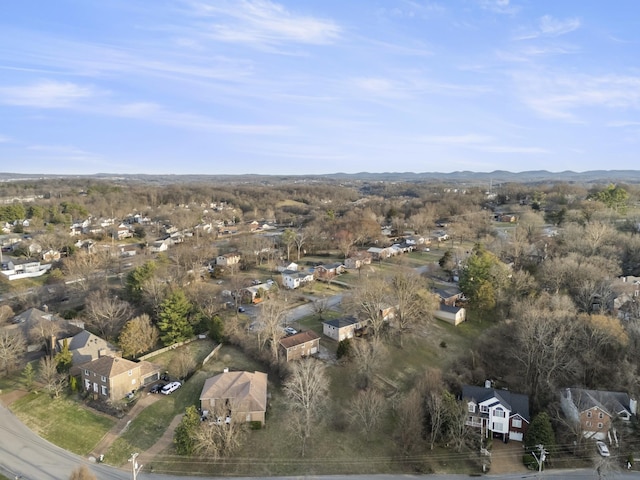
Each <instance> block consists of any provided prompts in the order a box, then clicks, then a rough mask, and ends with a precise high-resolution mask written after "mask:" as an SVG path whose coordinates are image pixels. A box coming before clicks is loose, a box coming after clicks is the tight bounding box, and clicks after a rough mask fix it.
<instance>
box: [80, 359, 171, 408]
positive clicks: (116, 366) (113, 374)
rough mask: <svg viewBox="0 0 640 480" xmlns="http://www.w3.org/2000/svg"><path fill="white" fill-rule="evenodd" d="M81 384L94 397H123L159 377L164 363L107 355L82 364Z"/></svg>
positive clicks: (103, 398) (112, 399) (102, 398)
mask: <svg viewBox="0 0 640 480" xmlns="http://www.w3.org/2000/svg"><path fill="white" fill-rule="evenodd" d="M79 369H80V377H81V379H82V387H83V388H84V390H85V391H87V392H91V393H92V394H93V397H94V399H96V400H97V399H100V400H111V401H114V400H120V399H121V398H124V396H125V395H126V394H127V393H129V392H133V391H136V390H138V389H139V388H141V387H144V386H145V385H148V384H149V383H152V382H155V381H156V380H158V379H159V378H160V371H161V367H159V366H157V365H154V364H152V363H149V362H144V361H143V362H132V361H131V360H127V359H125V358H120V357H111V356H104V357H100V358H97V359H96V360H92V361H90V362H87V363H84V364H82V365H79Z"/></svg>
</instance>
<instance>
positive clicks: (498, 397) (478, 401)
mask: <svg viewBox="0 0 640 480" xmlns="http://www.w3.org/2000/svg"><path fill="white" fill-rule="evenodd" d="M462 398H463V401H466V402H467V411H468V414H469V416H468V418H467V425H469V426H471V427H475V428H480V429H481V431H482V433H483V435H484V436H486V437H487V438H491V437H498V438H501V439H502V440H503V441H505V442H506V441H508V440H516V441H518V442H522V440H523V438H524V434H525V432H526V431H527V427H528V426H529V423H530V421H531V420H530V418H529V397H528V396H527V395H523V394H520V393H512V392H510V391H509V390H498V389H494V388H491V382H489V381H487V382H485V386H484V387H476V386H472V385H464V386H463V387H462Z"/></svg>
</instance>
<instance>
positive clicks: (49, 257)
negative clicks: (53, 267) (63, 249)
mask: <svg viewBox="0 0 640 480" xmlns="http://www.w3.org/2000/svg"><path fill="white" fill-rule="evenodd" d="M40 258H41V259H42V261H43V262H48V263H51V262H55V261H58V260H60V252H59V251H58V250H53V249H49V250H45V251H44V252H42V253H40Z"/></svg>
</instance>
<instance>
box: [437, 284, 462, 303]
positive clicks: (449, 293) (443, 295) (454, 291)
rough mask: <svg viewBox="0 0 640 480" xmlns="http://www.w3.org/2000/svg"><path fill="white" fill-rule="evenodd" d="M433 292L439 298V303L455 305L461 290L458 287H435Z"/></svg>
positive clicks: (460, 295) (459, 297) (460, 296)
mask: <svg viewBox="0 0 640 480" xmlns="http://www.w3.org/2000/svg"><path fill="white" fill-rule="evenodd" d="M434 293H435V294H436V295H437V296H438V298H439V299H440V303H443V304H445V305H449V306H451V307H452V306H455V304H456V302H457V301H458V300H460V299H461V298H462V290H460V289H459V288H458V287H445V288H436V289H434Z"/></svg>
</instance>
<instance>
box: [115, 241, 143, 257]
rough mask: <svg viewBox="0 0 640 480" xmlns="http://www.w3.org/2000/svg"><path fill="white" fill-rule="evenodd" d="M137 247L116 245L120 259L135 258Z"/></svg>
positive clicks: (132, 244) (134, 245)
mask: <svg viewBox="0 0 640 480" xmlns="http://www.w3.org/2000/svg"><path fill="white" fill-rule="evenodd" d="M138 248H139V245H137V244H135V243H128V244H126V245H118V253H119V254H120V256H121V257H135V256H136V255H137V254H138Z"/></svg>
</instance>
